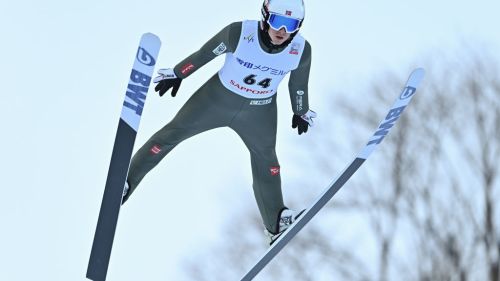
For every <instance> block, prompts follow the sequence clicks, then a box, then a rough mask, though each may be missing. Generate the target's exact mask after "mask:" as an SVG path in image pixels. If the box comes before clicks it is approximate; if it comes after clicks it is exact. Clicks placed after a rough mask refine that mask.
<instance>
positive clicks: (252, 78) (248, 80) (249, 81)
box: [243, 74, 272, 89]
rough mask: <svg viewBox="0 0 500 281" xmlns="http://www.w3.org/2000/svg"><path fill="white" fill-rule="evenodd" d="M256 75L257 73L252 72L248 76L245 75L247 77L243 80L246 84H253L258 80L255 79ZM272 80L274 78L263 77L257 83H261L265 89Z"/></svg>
mask: <svg viewBox="0 0 500 281" xmlns="http://www.w3.org/2000/svg"><path fill="white" fill-rule="evenodd" d="M256 76H257V75H255V74H250V75H248V76H247V77H245V79H243V82H245V84H247V85H253V84H255V83H257V80H255V77H256ZM271 80H272V79H271V78H266V79H263V80H261V81H260V82H258V83H257V85H259V86H261V87H262V88H264V89H265V88H267V87H269V86H271Z"/></svg>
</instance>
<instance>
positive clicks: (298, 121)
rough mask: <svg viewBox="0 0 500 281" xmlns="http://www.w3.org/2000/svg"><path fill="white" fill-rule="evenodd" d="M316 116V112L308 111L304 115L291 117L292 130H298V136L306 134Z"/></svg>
mask: <svg viewBox="0 0 500 281" xmlns="http://www.w3.org/2000/svg"><path fill="white" fill-rule="evenodd" d="M316 116H317V114H316V112H314V111H312V110H309V111H307V112H306V114H304V115H302V116H301V115H297V114H294V115H293V117H292V128H294V129H295V128H298V133H299V135H302V133H306V132H307V129H309V126H311V127H312V126H313V125H314V122H313V118H315V117H316Z"/></svg>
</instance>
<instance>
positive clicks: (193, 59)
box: [174, 22, 242, 79]
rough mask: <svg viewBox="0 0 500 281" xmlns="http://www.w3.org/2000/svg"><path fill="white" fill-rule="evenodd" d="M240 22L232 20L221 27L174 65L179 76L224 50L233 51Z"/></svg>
mask: <svg viewBox="0 0 500 281" xmlns="http://www.w3.org/2000/svg"><path fill="white" fill-rule="evenodd" d="M241 27H242V22H234V23H231V24H230V25H228V26H226V27H225V28H223V29H222V30H221V31H219V33H217V34H216V35H215V36H214V37H212V38H211V39H210V40H208V41H207V42H206V43H205V44H204V45H203V46H202V47H201V48H200V49H199V50H198V51H196V52H194V53H193V54H191V55H190V56H188V57H187V58H185V59H184V60H182V61H181V62H180V63H178V64H177V65H176V66H175V67H174V72H175V74H176V75H177V77H179V78H182V79H184V78H186V77H188V76H189V75H191V74H193V73H194V72H195V71H196V70H198V69H200V68H201V67H202V66H204V65H205V64H207V63H208V62H210V61H211V60H213V59H214V58H216V57H217V56H220V55H222V54H224V53H226V52H234V51H235V50H236V47H237V45H238V41H239V37H240V34H241Z"/></svg>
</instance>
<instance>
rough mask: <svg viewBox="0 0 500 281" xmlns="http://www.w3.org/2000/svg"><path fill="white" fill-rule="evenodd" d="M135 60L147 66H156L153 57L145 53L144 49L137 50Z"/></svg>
mask: <svg viewBox="0 0 500 281" xmlns="http://www.w3.org/2000/svg"><path fill="white" fill-rule="evenodd" d="M136 57H137V60H138V61H139V62H140V63H142V64H144V65H147V66H153V65H155V64H156V61H155V59H154V58H153V56H151V55H150V54H149V53H148V51H146V50H145V49H144V48H141V47H139V49H138V50H137V56H136Z"/></svg>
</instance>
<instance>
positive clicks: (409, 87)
mask: <svg viewBox="0 0 500 281" xmlns="http://www.w3.org/2000/svg"><path fill="white" fill-rule="evenodd" d="M424 75H425V71H424V69H422V68H417V69H415V70H414V71H413V72H412V73H411V74H410V77H409V78H408V81H407V82H406V85H405V87H404V88H403V91H402V92H401V94H400V95H399V96H398V98H397V99H396V101H395V102H394V104H393V105H392V107H391V109H390V110H389V112H388V113H387V115H386V116H385V118H384V119H383V120H382V122H381V123H380V125H379V127H378V128H377V130H376V131H375V133H374V134H373V135H372V137H370V139H369V141H368V143H367V144H366V146H365V147H364V148H363V149H362V150H361V152H359V154H358V155H357V156H356V157H355V158H354V160H353V161H352V162H351V163H349V164H348V165H347V167H346V168H345V169H344V171H343V172H342V173H341V174H340V175H339V176H338V177H337V178H336V179H335V180H334V181H333V182H332V183H331V184H330V186H328V187H327V188H326V189H325V191H324V192H323V194H321V195H320V196H319V197H318V198H317V200H316V201H315V202H314V203H313V204H312V205H311V206H310V207H309V208H308V209H307V210H306V211H305V212H304V213H303V214H302V216H300V218H298V219H297V221H295V223H294V224H292V225H291V226H290V227H289V228H288V229H287V230H286V231H285V233H283V235H281V236H280V237H279V238H278V240H276V241H275V242H274V243H273V245H272V246H271V247H270V248H269V249H268V250H267V252H266V253H265V254H264V255H263V256H262V257H261V258H260V259H259V260H258V261H257V263H256V264H255V265H254V266H253V267H252V268H251V269H250V270H249V271H248V272H247V273H246V274H245V276H243V278H242V279H241V281H250V280H252V279H253V278H254V277H255V276H256V275H257V274H258V273H259V272H260V271H261V270H262V269H263V268H264V267H265V266H266V265H267V264H268V263H269V262H270V261H271V260H272V259H273V258H274V257H275V256H276V255H277V254H278V253H279V252H280V251H281V250H282V249H283V248H284V247H285V246H286V245H287V244H288V242H290V240H292V238H293V237H295V235H297V233H298V232H299V231H300V230H301V229H302V228H303V227H304V226H305V225H306V224H307V223H308V222H309V221H311V219H312V218H313V217H314V216H315V215H316V214H317V213H318V212H319V211H320V210H321V209H322V208H323V207H324V206H325V205H326V203H328V201H330V200H331V199H332V198H333V196H334V195H335V194H336V193H337V191H339V190H340V188H342V186H343V185H344V184H345V183H346V182H347V181H348V180H349V179H350V178H351V176H352V175H353V174H354V173H355V172H356V171H357V170H358V169H359V167H361V165H363V163H364V162H365V161H366V159H367V158H368V157H369V156H370V154H371V153H372V152H373V151H374V150H375V148H376V147H377V146H378V145H379V144H380V143H381V142H382V140H383V139H384V138H385V136H386V135H387V134H388V133H389V131H390V129H391V128H392V127H393V126H394V124H395V123H396V121H397V120H398V119H399V117H400V116H401V114H402V113H403V111H404V109H405V108H406V106H408V104H409V102H410V101H411V99H412V98H413V96H414V95H415V92H416V90H417V88H418V86H419V84H420V82H421V81H422V80H423V78H424Z"/></svg>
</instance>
